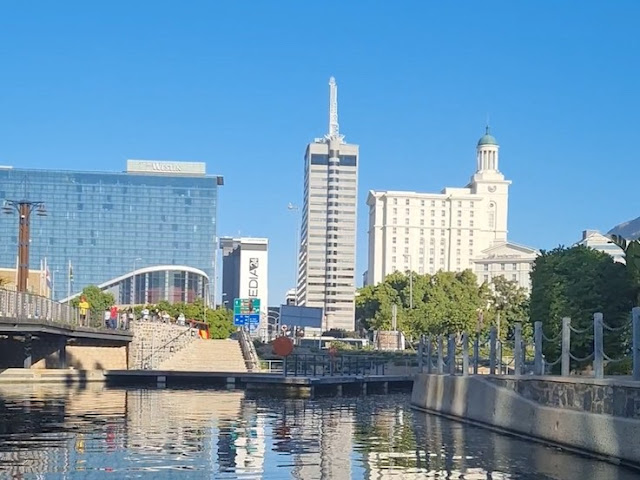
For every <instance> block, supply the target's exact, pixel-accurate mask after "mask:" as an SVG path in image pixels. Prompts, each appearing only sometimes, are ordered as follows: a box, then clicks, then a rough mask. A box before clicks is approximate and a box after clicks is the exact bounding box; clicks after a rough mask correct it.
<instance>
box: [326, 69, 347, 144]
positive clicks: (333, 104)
mask: <svg viewBox="0 0 640 480" xmlns="http://www.w3.org/2000/svg"><path fill="white" fill-rule="evenodd" d="M325 137H326V138H327V140H338V141H340V142H342V140H343V139H344V135H340V125H339V124H338V84H337V83H336V79H335V78H334V77H331V78H330V79H329V133H328V134H327V135H325Z"/></svg>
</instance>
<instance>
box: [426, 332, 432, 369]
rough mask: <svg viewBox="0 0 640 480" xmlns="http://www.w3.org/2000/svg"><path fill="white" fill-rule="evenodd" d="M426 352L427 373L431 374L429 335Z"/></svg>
mask: <svg viewBox="0 0 640 480" xmlns="http://www.w3.org/2000/svg"><path fill="white" fill-rule="evenodd" d="M426 350H427V373H432V372H431V370H432V367H431V335H429V336H428V337H427V345H426Z"/></svg>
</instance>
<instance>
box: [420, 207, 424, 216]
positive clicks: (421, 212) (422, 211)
mask: <svg viewBox="0 0 640 480" xmlns="http://www.w3.org/2000/svg"><path fill="white" fill-rule="evenodd" d="M420 215H422V216H423V217H424V208H423V209H422V210H420Z"/></svg>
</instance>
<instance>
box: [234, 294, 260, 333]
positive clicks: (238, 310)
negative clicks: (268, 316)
mask: <svg viewBox="0 0 640 480" xmlns="http://www.w3.org/2000/svg"><path fill="white" fill-rule="evenodd" d="M259 323H260V299H259V298H236V299H234V300H233V324H234V325H235V326H236V327H242V326H245V325H257V324H259Z"/></svg>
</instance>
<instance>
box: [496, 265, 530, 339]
mask: <svg viewBox="0 0 640 480" xmlns="http://www.w3.org/2000/svg"><path fill="white" fill-rule="evenodd" d="M491 287H492V288H491V289H492V294H491V296H490V297H489V301H490V305H491V308H490V310H489V315H490V318H489V320H490V322H491V323H492V324H494V325H496V326H498V325H499V327H500V333H499V335H500V337H499V338H500V339H502V340H505V339H507V338H509V337H510V336H511V335H512V333H513V330H514V326H515V324H516V323H521V324H522V330H523V331H522V333H523V335H524V337H525V338H527V339H530V338H531V337H532V335H533V328H532V327H531V325H530V322H529V297H528V296H527V292H526V290H525V289H524V288H522V287H521V286H519V285H518V283H517V282H516V281H514V280H507V279H506V278H505V277H503V276H498V277H494V278H493V279H492V281H491Z"/></svg>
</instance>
